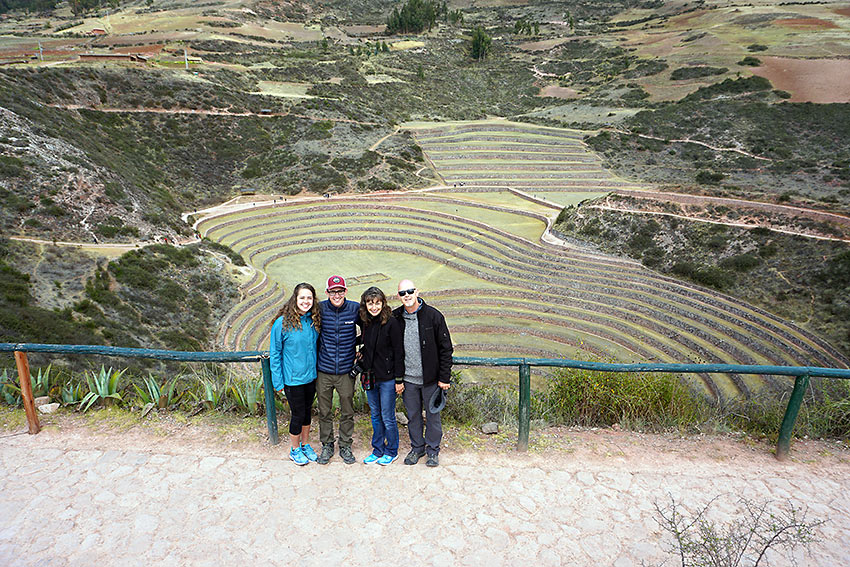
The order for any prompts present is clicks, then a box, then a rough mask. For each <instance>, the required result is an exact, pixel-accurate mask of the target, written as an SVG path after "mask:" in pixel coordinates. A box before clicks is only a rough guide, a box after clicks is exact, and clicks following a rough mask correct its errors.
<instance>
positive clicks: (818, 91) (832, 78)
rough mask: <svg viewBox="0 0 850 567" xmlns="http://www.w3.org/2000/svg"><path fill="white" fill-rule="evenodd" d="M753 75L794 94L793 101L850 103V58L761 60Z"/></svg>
mask: <svg viewBox="0 0 850 567" xmlns="http://www.w3.org/2000/svg"><path fill="white" fill-rule="evenodd" d="M761 60H762V65H761V67H757V68H755V69H753V73H755V74H756V75H759V76H761V77H764V78H766V79H768V80H769V81H770V82H771V83H772V84H773V86H774V87H776V88H777V89H781V90H784V91H788V92H789V93H791V99H790V101H791V102H818V103H831V102H850V59H789V58H786V57H761Z"/></svg>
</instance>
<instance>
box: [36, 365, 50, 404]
mask: <svg viewBox="0 0 850 567" xmlns="http://www.w3.org/2000/svg"><path fill="white" fill-rule="evenodd" d="M52 368H53V365H52V364H50V365H48V366H47V368H39V369H38V374H36V375H35V376H34V377H33V378H32V395H33V397H34V398H38V397H39V396H49V395H50V370H51V369H52Z"/></svg>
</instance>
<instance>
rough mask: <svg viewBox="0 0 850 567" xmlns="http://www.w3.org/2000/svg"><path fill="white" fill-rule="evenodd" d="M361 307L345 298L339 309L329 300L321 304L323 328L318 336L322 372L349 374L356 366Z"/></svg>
mask: <svg viewBox="0 0 850 567" xmlns="http://www.w3.org/2000/svg"><path fill="white" fill-rule="evenodd" d="M359 309H360V304H359V303H357V302H356V301H351V300H350V299H346V300H345V303H343V304H342V305H341V306H340V307H339V308H336V307H334V306H333V305H331V302H330V300H329V299H326V300H324V301H321V302H319V311H320V312H321V314H322V328H321V332H320V334H319V363H318V367H319V372H324V373H325V374H348V371H349V370H351V367H352V366H354V345H355V343H356V340H357V325H358V324H359V318H358V316H357V311H358V310H359Z"/></svg>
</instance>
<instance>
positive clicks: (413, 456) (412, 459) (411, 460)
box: [404, 449, 425, 465]
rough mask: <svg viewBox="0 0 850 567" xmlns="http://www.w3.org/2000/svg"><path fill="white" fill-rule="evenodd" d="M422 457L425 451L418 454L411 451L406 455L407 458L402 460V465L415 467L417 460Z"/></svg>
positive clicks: (413, 450)
mask: <svg viewBox="0 0 850 567" xmlns="http://www.w3.org/2000/svg"><path fill="white" fill-rule="evenodd" d="M424 455H425V451H422V452H421V453H420V452H417V451H416V450H415V449H411V450H410V452H409V453H408V454H407V456H406V457H405V458H404V464H405V465H415V464H416V463H418V462H419V459H421V458H422V457H423V456H424Z"/></svg>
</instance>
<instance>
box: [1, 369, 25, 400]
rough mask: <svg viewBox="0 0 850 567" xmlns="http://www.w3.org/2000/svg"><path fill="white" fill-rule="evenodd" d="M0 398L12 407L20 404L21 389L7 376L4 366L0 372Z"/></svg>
mask: <svg viewBox="0 0 850 567" xmlns="http://www.w3.org/2000/svg"><path fill="white" fill-rule="evenodd" d="M0 398H2V400H3V401H4V402H6V403H7V404H8V405H10V406H12V407H18V406H20V405H21V403H22V400H21V389H20V388H19V387H18V386H17V384H15V383H14V382H13V381H12V379H11V378H9V373H8V371H7V370H6V369H5V368H4V369H3V373H2V374H0Z"/></svg>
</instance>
